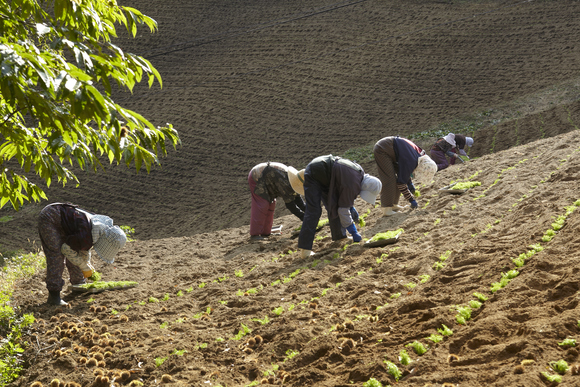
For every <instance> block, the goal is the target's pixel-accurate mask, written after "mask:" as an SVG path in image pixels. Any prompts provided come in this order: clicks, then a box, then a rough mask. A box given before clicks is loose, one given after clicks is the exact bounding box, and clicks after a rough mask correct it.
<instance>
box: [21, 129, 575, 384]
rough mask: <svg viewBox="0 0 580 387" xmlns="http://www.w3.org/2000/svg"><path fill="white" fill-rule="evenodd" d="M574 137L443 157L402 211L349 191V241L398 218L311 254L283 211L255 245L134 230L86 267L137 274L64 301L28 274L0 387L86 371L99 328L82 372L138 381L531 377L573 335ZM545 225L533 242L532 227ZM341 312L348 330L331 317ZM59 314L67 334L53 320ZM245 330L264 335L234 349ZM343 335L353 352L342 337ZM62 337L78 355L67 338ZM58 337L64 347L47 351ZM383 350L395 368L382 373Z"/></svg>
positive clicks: (566, 351) (569, 354)
mask: <svg viewBox="0 0 580 387" xmlns="http://www.w3.org/2000/svg"><path fill="white" fill-rule="evenodd" d="M529 129H530V130H536V128H529ZM579 140H580V132H579V131H574V132H571V133H567V134H562V135H558V136H555V137H553V138H549V139H543V140H538V141H534V142H531V143H529V144H526V145H522V146H518V147H514V148H512V149H509V150H505V151H501V152H497V153H495V154H492V155H486V156H483V157H481V158H478V159H476V160H473V161H471V162H469V163H468V164H465V165H459V166H454V167H451V168H449V169H447V170H444V171H442V172H440V173H438V174H437V175H436V176H435V182H434V184H433V185H432V186H430V187H420V191H421V197H420V199H419V203H420V208H419V209H418V210H415V211H409V212H406V213H403V214H400V215H397V216H394V217H389V218H384V217H380V216H379V211H378V209H376V208H368V206H365V203H364V202H362V201H361V200H360V199H359V200H357V203H356V204H357V207H358V209H359V212H360V213H361V214H367V213H368V215H367V216H366V219H365V220H366V226H365V227H364V228H363V231H362V232H363V235H364V237H367V238H368V237H370V236H372V235H374V234H375V233H377V232H383V231H385V230H394V229H397V228H403V229H404V233H403V234H402V235H401V237H400V239H399V241H398V242H397V243H396V244H393V245H389V246H386V247H381V248H367V247H363V246H360V245H358V244H350V243H349V242H347V241H338V242H332V241H331V240H330V238H329V237H328V234H329V231H328V229H326V228H323V229H322V230H321V231H320V232H319V234H318V235H319V236H320V237H321V238H317V240H316V242H315V247H314V251H316V252H317V254H316V255H315V256H314V257H312V258H310V259H307V260H301V259H299V258H298V257H297V255H296V254H294V253H293V252H294V251H295V250H296V240H295V239H292V229H293V228H295V227H296V226H297V225H298V224H299V222H298V221H297V219H295V218H293V217H291V216H287V217H282V218H280V219H279V221H280V222H282V223H283V224H284V229H283V233H282V235H281V236H275V237H271V238H270V239H269V240H267V241H264V242H250V241H249V240H248V237H247V233H248V226H243V227H240V228H230V229H226V230H221V231H216V232H213V233H204V234H200V235H198V236H196V237H183V238H167V239H159V240H145V241H139V240H138V241H134V242H130V243H128V245H127V247H126V248H124V249H123V251H122V252H121V253H120V254H119V257H118V259H117V261H116V263H115V265H114V266H108V267H102V266H99V267H97V269H98V270H100V271H102V273H103V275H104V278H105V279H106V280H129V279H130V280H136V281H138V282H139V286H138V287H136V288H134V289H128V290H124V291H109V292H104V293H100V294H93V295H80V296H75V295H68V294H67V296H66V297H65V299H66V300H68V301H69V302H70V305H71V307H70V308H68V309H64V310H63V309H59V308H54V307H48V306H46V305H44V304H42V302H43V301H44V299H45V297H46V294H45V293H46V292H45V289H44V286H43V283H42V278H43V273H40V274H39V275H37V276H36V277H35V278H33V279H32V280H29V281H26V282H25V283H22V284H20V286H19V289H18V290H17V292H16V295H15V300H14V301H15V303H16V304H18V305H22V308H23V309H22V310H23V311H24V312H33V313H34V314H35V316H37V317H38V318H40V319H41V321H40V322H39V323H38V324H36V325H35V326H34V334H35V335H36V338H33V339H32V343H33V344H32V345H31V346H30V348H29V349H28V350H27V352H26V354H25V355H26V359H27V361H28V362H29V363H28V368H27V369H26V371H25V373H24V374H23V376H22V377H21V378H20V379H18V380H17V381H16V382H14V383H13V384H12V386H29V385H30V384H31V383H32V382H33V381H35V380H38V381H41V382H42V383H44V385H48V383H49V382H50V381H51V380H52V379H53V378H55V377H56V378H59V379H60V380H61V381H66V382H69V381H74V382H77V383H80V384H81V385H83V386H92V385H97V384H93V381H94V380H95V376H94V375H93V373H94V372H95V367H87V366H86V365H83V364H81V362H82V360H81V357H84V356H86V357H91V355H92V354H94V353H96V352H97V351H104V350H103V349H99V348H98V347H99V346H100V345H104V344H106V342H105V343H102V342H101V340H102V339H103V338H104V337H103V336H105V335H103V334H101V333H102V332H105V331H107V332H109V333H110V334H109V336H108V339H109V340H116V341H118V340H120V341H119V343H120V344H121V345H119V346H118V347H117V348H116V349H112V350H111V348H106V349H105V350H109V351H110V353H109V354H107V355H106V356H108V357H105V359H104V362H105V363H104V364H101V367H97V368H99V369H101V370H103V372H104V373H105V374H107V373H108V374H109V375H110V376H111V377H113V375H115V372H117V376H118V375H120V371H122V370H131V372H132V374H131V378H129V379H126V380H124V381H123V382H121V383H120V385H127V382H128V380H130V379H140V380H142V381H143V382H144V385H146V386H155V385H158V384H160V383H161V381H162V376H163V375H164V374H165V375H170V376H171V379H172V383H173V384H172V385H180V386H218V385H221V386H247V385H256V384H258V383H261V382H262V379H266V381H265V382H268V380H267V379H268V378H272V379H271V380H270V382H272V383H274V384H280V383H281V379H282V378H286V379H285V383H284V384H285V385H289V386H307V385H312V386H328V387H330V386H353V385H357V386H361V385H362V383H363V382H366V381H367V380H369V379H370V378H376V379H378V380H379V381H381V382H382V383H383V385H386V384H390V385H398V386H424V385H432V386H441V385H442V384H443V383H452V384H453V385H459V386H506V385H512V386H526V387H530V386H544V385H548V384H549V383H547V382H545V381H544V380H543V377H542V376H541V372H544V371H546V370H547V367H548V365H549V364H550V362H555V361H559V360H565V361H567V362H568V363H569V364H570V365H572V364H573V363H576V362H578V351H577V350H576V348H573V347H569V346H568V347H567V346H561V345H560V344H559V343H562V342H563V340H564V339H566V338H573V339H578V338H579V337H580V329H579V327H578V321H579V320H580V310H579V306H578V296H577V293H578V290H579V289H578V287H579V285H578V272H579V270H580V260H579V258H580V237H579V236H578V235H579V233H578V232H579V231H580V210H578V209H577V208H578V207H576V206H578V205H580V202H578V201H577V200H578V199H579V198H580V195H579V193H578V184H579V179H580V147H579V146H578V143H579ZM468 180H470V181H479V182H481V186H478V187H475V188H472V189H470V190H469V191H467V192H466V193H464V194H461V195H452V194H446V193H442V192H441V191H439V189H440V188H442V187H444V186H447V185H449V184H450V182H451V181H468ZM574 203H576V205H574ZM367 210H370V211H369V212H367ZM558 223H559V224H560V225H563V227H561V228H559V227H558ZM554 228H559V229H558V231H555V232H554V233H553V234H554V235H553V237H552V239H551V240H549V241H548V239H550V238H545V237H544V235H546V231H547V230H553V229H554ZM532 245H534V247H530V246H532ZM521 254H525V257H526V259H524V260H522V261H521V262H520V263H521V264H522V265H520V267H518V266H517V265H516V264H514V261H513V259H514V258H517V257H518V256H520V255H521ZM97 264H98V262H97ZM502 277H505V279H504V282H503V283H502V282H501V280H502ZM511 277H513V278H511ZM495 283H498V284H495ZM500 283H501V284H502V285H503V288H502V287H501V286H500V285H499V284H500ZM494 284H495V285H494ZM492 286H496V287H497V288H496V289H495V290H494V291H493V292H492V290H491V288H492ZM476 292H477V293H481V294H482V295H483V296H485V297H486V298H487V300H486V301H485V302H483V305H482V306H481V307H480V308H476V305H474V304H473V302H472V301H476V300H477V298H476V296H474V293H476ZM150 297H155V298H156V299H158V300H159V302H151V301H154V300H151V299H150ZM470 303H471V305H472V308H473V309H472V312H471V316H470V318H467V319H466V321H463V322H462V323H461V324H460V323H458V319H457V315H458V314H460V313H458V310H461V311H463V312H464V313H465V312H466V311H467V309H466V307H467V306H468V305H469V304H470ZM96 306H98V307H105V308H106V311H101V312H95V311H94V309H95V307H96ZM280 308H281V309H280ZM125 316H126V317H125ZM258 320H260V321H258ZM346 320H351V321H352V327H350V328H346V329H345V330H342V331H339V330H337V328H336V327H337V324H342V323H344V322H345V321H346ZM376 320H378V321H376ZM65 322H66V324H65ZM70 323H75V324H77V326H78V327H79V328H80V330H81V333H80V334H76V335H75V334H69V336H70V337H62V336H63V335H64V333H61V334H57V333H56V332H55V329H56V327H60V328H61V329H62V332H65V331H66V330H67V328H66V325H67V324H70ZM347 325H348V324H347ZM444 325H445V326H447V327H448V328H449V329H451V330H452V331H453V334H452V335H450V336H445V337H442V340H441V341H440V342H439V343H437V344H435V343H433V341H432V340H429V339H427V338H428V337H429V336H430V335H433V334H438V330H439V329H443V326H444ZM105 326H106V328H105ZM88 327H90V328H92V329H93V330H94V331H95V332H96V334H95V335H94V337H93V338H91V339H90V340H88V342H87V340H86V338H84V339H81V337H82V333H83V332H84V330H85V329H86V328H88ZM69 328H70V327H69ZM244 328H245V329H244ZM244 334H245V335H244ZM256 335H258V336H261V338H263V342H262V343H261V344H260V345H257V346H255V347H254V348H253V349H252V348H250V349H247V348H248V346H251V342H249V341H248V338H250V337H252V338H253V337H255V336H256ZM99 336H101V337H99ZM51 338H56V339H58V340H59V341H58V342H57V345H56V346H51V345H50V344H49V343H50V342H51V341H49V340H50V339H51ZM345 338H351V339H353V341H354V342H355V346H354V348H353V349H350V350H349V349H345V346H346V345H347V344H346V343H345V340H344V339H345ZM53 340H54V339H53ZM414 341H418V342H419V343H421V344H422V345H423V346H425V347H426V348H427V349H428V351H427V352H426V353H425V354H423V355H422V356H419V355H418V354H416V353H415V352H414V350H413V349H412V348H411V347H410V346H408V344H409V343H412V342H414ZM99 342H101V343H100V344H99ZM77 345H80V346H82V347H85V349H87V348H88V349H89V353H88V355H84V356H83V355H82V354H80V353H78V352H75V351H74V348H76V346H77ZM93 345H96V346H95V347H93ZM57 347H61V348H62V349H63V350H65V349H67V348H72V349H73V350H71V351H70V353H65V354H64V355H62V356H58V355H57V354H55V353H54V350H55V349H56V348H57ZM183 350H185V351H184V352H179V351H183ZM402 350H406V351H407V353H408V354H409V355H410V357H411V359H412V360H413V362H412V363H410V365H408V366H404V365H402V364H401V362H400V361H399V355H400V353H401V351H402ZM80 351H81V352H82V351H83V350H82V349H81V350H80ZM244 351H246V352H247V353H246V352H244ZM450 355H456V356H457V358H454V357H453V358H451V359H450V358H449V357H450ZM156 359H157V361H156ZM162 360H164V361H162ZM385 360H388V361H390V362H392V363H393V364H395V365H396V366H397V367H398V369H399V370H400V371H401V372H402V373H403V375H407V374H408V375H407V376H406V377H405V378H403V379H401V380H400V381H399V382H398V383H396V381H395V379H394V377H393V376H392V375H391V374H389V372H388V368H387V364H386V363H385V362H384V361H385ZM523 361H524V366H523V367H518V366H520V365H521V364H522V362H523ZM156 363H157V364H156ZM159 363H162V364H159ZM548 373H549V374H552V375H555V372H554V371H551V370H548ZM285 375H288V376H285ZM166 380H167V377H166ZM116 382H117V383H118V382H119V380H118V379H117V380H116ZM578 384H580V376H579V375H572V374H571V373H570V371H568V372H567V373H566V374H565V375H563V385H569V386H572V385H578Z"/></svg>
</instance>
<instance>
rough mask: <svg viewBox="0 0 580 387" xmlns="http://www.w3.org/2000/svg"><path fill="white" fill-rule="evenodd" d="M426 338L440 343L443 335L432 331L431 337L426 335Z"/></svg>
mask: <svg viewBox="0 0 580 387" xmlns="http://www.w3.org/2000/svg"><path fill="white" fill-rule="evenodd" d="M426 339H428V340H431V341H432V342H433V343H438V342H440V341H441V340H443V336H441V335H436V334H435V333H432V334H431V335H430V336H429V337H426Z"/></svg>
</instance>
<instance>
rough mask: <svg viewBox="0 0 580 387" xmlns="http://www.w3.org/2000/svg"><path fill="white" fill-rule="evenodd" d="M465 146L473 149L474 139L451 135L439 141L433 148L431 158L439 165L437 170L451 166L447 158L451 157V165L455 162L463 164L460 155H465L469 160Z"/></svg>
mask: <svg viewBox="0 0 580 387" xmlns="http://www.w3.org/2000/svg"><path fill="white" fill-rule="evenodd" d="M465 145H467V146H469V147H471V146H472V145H473V138H471V137H465V136H464V135H461V134H453V133H449V134H448V135H447V136H445V137H442V138H440V139H438V140H437V141H436V142H435V144H433V146H432V147H431V158H432V159H433V160H434V161H435V163H437V170H438V171H440V170H442V169H445V168H447V167H448V166H449V163H448V162H447V157H445V155H447V156H449V158H450V163H451V165H454V164H455V160H459V161H461V162H462V163H463V160H462V159H461V157H459V155H463V156H465V157H467V158H468V159H469V156H467V153H466V152H465Z"/></svg>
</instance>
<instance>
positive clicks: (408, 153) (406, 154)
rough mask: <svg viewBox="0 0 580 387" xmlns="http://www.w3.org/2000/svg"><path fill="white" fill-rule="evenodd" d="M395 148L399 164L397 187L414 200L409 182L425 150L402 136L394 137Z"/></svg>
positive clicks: (406, 197)
mask: <svg viewBox="0 0 580 387" xmlns="http://www.w3.org/2000/svg"><path fill="white" fill-rule="evenodd" d="M393 149H394V151H395V156H396V158H397V164H398V170H397V188H398V189H399V191H400V192H401V193H402V194H403V196H404V197H405V199H407V200H408V201H412V200H413V194H412V193H411V191H410V190H409V186H408V183H409V182H411V174H412V173H413V171H414V170H415V168H417V164H418V162H419V161H418V160H419V157H421V156H422V155H423V154H424V153H425V152H424V151H423V149H421V148H420V147H418V146H417V145H416V144H414V143H413V142H411V141H409V140H407V139H406V138H401V137H395V138H394V139H393Z"/></svg>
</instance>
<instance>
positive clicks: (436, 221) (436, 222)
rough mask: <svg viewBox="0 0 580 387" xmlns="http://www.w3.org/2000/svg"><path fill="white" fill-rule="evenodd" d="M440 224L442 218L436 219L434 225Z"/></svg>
mask: <svg viewBox="0 0 580 387" xmlns="http://www.w3.org/2000/svg"><path fill="white" fill-rule="evenodd" d="M439 223H441V218H437V219H435V222H434V223H433V225H434V226H437V225H438V224H439Z"/></svg>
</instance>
